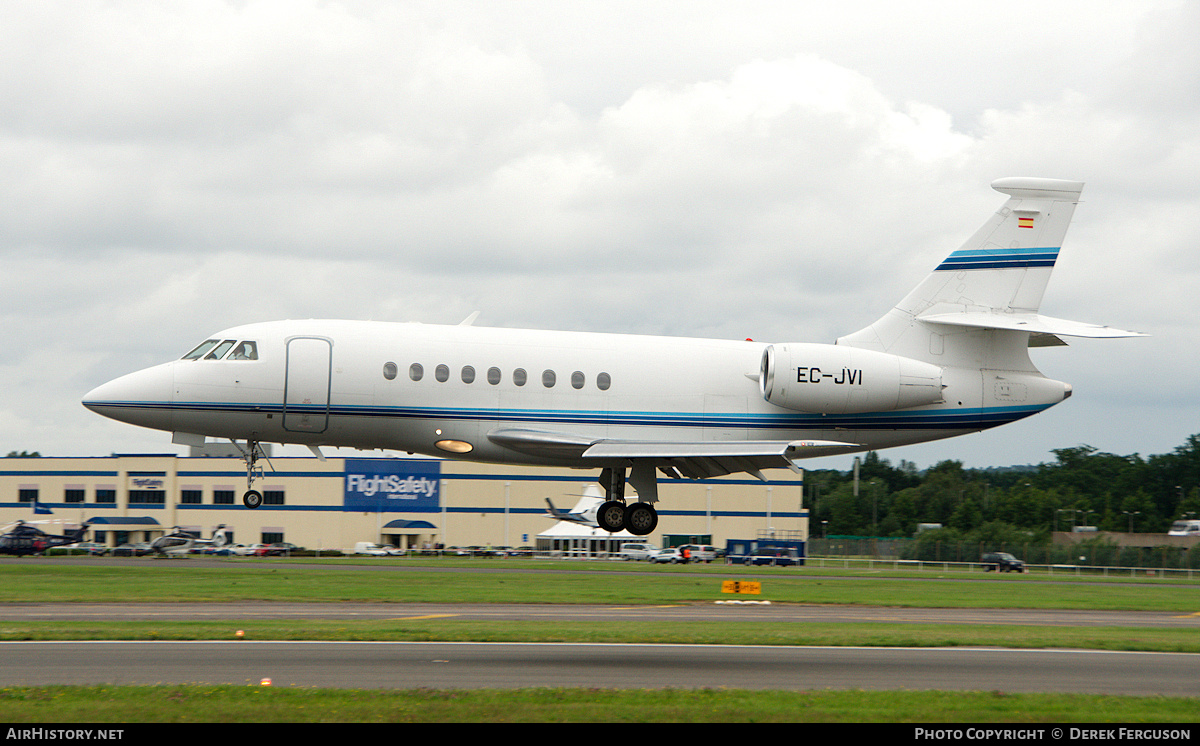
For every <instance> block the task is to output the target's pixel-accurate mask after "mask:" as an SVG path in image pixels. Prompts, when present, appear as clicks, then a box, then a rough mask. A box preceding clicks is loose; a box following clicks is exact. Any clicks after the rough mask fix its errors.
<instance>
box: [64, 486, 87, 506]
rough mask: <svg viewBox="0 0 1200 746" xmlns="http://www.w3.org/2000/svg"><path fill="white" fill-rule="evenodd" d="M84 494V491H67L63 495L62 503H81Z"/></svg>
mask: <svg viewBox="0 0 1200 746" xmlns="http://www.w3.org/2000/svg"><path fill="white" fill-rule="evenodd" d="M85 494H87V491H86V490H78V489H68V490H66V491H65V492H64V493H63V502H68V503H81V502H83V497H84V495H85Z"/></svg>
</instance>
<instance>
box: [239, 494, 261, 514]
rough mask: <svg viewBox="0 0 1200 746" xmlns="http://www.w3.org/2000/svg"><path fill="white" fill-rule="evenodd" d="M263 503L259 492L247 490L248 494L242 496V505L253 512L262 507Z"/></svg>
mask: <svg viewBox="0 0 1200 746" xmlns="http://www.w3.org/2000/svg"><path fill="white" fill-rule="evenodd" d="M262 501H263V497H262V493H261V492H259V491H258V490H247V492H246V494H244V495H242V504H243V505H245V506H246V507H247V508H250V509H251V510H254V509H255V508H257V507H258V506H259V505H262Z"/></svg>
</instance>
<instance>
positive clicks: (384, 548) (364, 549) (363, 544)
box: [349, 541, 404, 557]
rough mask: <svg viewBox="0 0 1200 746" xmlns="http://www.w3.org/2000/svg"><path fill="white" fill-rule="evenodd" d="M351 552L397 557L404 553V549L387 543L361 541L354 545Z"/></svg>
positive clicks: (372, 555)
mask: <svg viewBox="0 0 1200 746" xmlns="http://www.w3.org/2000/svg"><path fill="white" fill-rule="evenodd" d="M349 553H350V554H366V555H369V556H371V557H395V556H399V555H402V554H404V550H403V549H397V548H396V547H393V546H388V545H387V544H376V543H375V542H373V541H360V542H358V543H356V544H355V545H354V550H353V551H352V552H349Z"/></svg>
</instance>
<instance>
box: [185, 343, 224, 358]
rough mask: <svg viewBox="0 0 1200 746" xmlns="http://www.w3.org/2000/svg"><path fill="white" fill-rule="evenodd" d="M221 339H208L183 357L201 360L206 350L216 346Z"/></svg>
mask: <svg viewBox="0 0 1200 746" xmlns="http://www.w3.org/2000/svg"><path fill="white" fill-rule="evenodd" d="M220 341H221V340H219V339H210V340H207V341H205V342H204V343H203V344H201V345H200V346H199V347H197V348H196V349H194V350H192V351H191V352H189V353H188V354H186V355H184V356H183V359H184V360H199V359H200V358H202V357H204V354H205V353H206V352H208V351H209V350H211V349H212V348H214V347H216V346H217V343H218V342H220Z"/></svg>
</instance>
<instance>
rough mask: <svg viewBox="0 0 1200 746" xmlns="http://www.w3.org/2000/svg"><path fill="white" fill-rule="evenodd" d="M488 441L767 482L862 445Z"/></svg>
mask: <svg viewBox="0 0 1200 746" xmlns="http://www.w3.org/2000/svg"><path fill="white" fill-rule="evenodd" d="M488 440H490V441H492V442H493V443H496V444H498V445H502V446H505V447H506V448H512V449H513V450H515V451H520V452H522V453H526V454H529V455H535V456H543V457H549V458H573V459H582V460H584V461H593V460H594V461H596V462H597V466H599V465H601V464H602V463H603V462H605V461H615V460H629V461H639V460H648V461H651V462H653V463H654V465H655V466H656V467H657V468H659V469H660V470H662V471H664V472H665V473H667V474H671V470H672V468H673V469H674V470H677V471H678V473H679V474H682V475H683V476H685V477H688V478H691V479H704V478H708V477H719V476H723V475H725V474H734V473H737V472H747V473H749V474H753V475H754V476H756V477H758V478H760V479H762V478H763V476H762V474H761V470H762V469H781V468H782V469H791V470H793V471H798V470H799V467H798V466H797V464H796V461H797V460H798V459H803V458H812V457H815V456H828V455H832V454H836V453H845V452H847V451H850V450H853V449H855V448H858V447H859V446H858V444H857V443H844V442H841V441H835V440H791V441H789V440H732V441H726V440H722V441H650V440H620V439H613V438H588V437H586V436H580V435H575V434H573V433H556V432H548V431H542V430H524V429H519V428H501V429H497V430H493V431H492V432H490V433H488Z"/></svg>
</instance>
